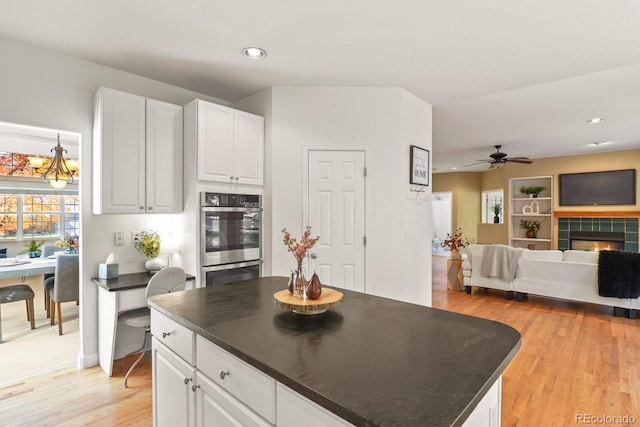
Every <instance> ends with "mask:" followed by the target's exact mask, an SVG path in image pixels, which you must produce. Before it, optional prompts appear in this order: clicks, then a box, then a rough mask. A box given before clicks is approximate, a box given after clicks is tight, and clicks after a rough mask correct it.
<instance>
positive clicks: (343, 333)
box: [149, 277, 520, 426]
mask: <svg viewBox="0 0 640 427" xmlns="http://www.w3.org/2000/svg"><path fill="white" fill-rule="evenodd" d="M286 286H287V278H285V277H263V278H260V279H256V280H248V281H245V282H238V283H233V284H228V285H219V286H214V287H209V288H200V289H194V290H190V291H185V292H176V293H171V294H166V295H157V296H154V297H152V298H150V299H149V305H150V306H151V307H152V308H155V309H157V310H159V311H161V312H163V313H165V314H167V315H168V316H170V317H171V318H173V319H174V320H176V321H178V322H179V323H181V324H183V325H185V326H186V327H188V328H190V329H191V330H193V331H194V332H196V333H197V334H199V335H201V336H202V337H204V338H205V339H208V340H209V341H211V342H213V343H215V344H216V345H219V346H220V347H222V348H223V349H225V350H227V351H229V352H230V353H232V354H234V355H235V356H237V357H239V358H240V359H242V360H244V361H245V362H247V363H249V364H250V365H253V366H254V367H256V368H257V369H259V370H261V371H263V372H264V373H265V374H267V375H269V376H271V377H272V378H274V379H275V380H277V381H279V382H281V383H283V384H284V385H286V386H288V387H290V388H291V389H293V390H295V391H296V392H298V393H300V394H302V395H304V396H306V397H307V398H309V399H311V400H312V401H314V402H316V403H317V404H319V405H320V406H323V407H324V408H326V409H328V410H329V411H331V412H333V413H335V414H337V415H338V416H340V417H341V418H343V419H345V420H347V421H349V422H351V423H353V424H355V425H367V426H377V425H425V426H427V425H428V426H440V425H446V426H450V425H461V424H462V423H463V422H464V420H465V419H466V418H467V417H468V416H469V414H470V413H471V412H472V411H473V409H474V408H475V406H476V405H477V403H478V402H479V401H480V399H482V397H483V396H484V395H485V394H486V392H487V391H488V389H489V388H490V387H491V385H493V383H494V382H495V381H496V380H497V379H498V377H499V376H500V375H501V374H502V372H503V371H504V369H505V368H506V366H507V365H508V363H509V362H510V361H511V359H512V358H513V357H514V355H515V354H516V352H517V351H518V348H519V347H520V334H519V333H518V332H517V331H516V330H515V329H513V328H511V327H509V326H507V325H504V324H502V323H498V322H494V321H490V320H485V319H480V318H476V317H471V316H466V315H462V314H457V313H452V312H448V311H444V310H438V309H433V308H429V307H424V306H419V305H414V304H408V303H403V302H399V301H394V300H390V299H386V298H380V297H376V296H372V295H366V294H362V293H358V292H351V291H346V290H341V292H343V293H344V299H343V302H342V304H341V305H340V306H339V307H337V308H334V309H330V310H329V311H328V312H326V313H324V314H320V315H317V316H302V315H297V314H294V313H292V312H290V311H285V310H281V309H280V308H278V306H277V305H276V304H275V303H274V298H273V295H274V293H276V292H277V291H280V290H282V289H285V288H286Z"/></svg>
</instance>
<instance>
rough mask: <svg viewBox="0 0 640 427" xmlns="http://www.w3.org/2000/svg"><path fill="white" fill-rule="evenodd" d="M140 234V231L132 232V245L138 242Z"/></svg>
mask: <svg viewBox="0 0 640 427" xmlns="http://www.w3.org/2000/svg"><path fill="white" fill-rule="evenodd" d="M138 234H140V232H139V231H132V232H131V243H135V242H137V241H138Z"/></svg>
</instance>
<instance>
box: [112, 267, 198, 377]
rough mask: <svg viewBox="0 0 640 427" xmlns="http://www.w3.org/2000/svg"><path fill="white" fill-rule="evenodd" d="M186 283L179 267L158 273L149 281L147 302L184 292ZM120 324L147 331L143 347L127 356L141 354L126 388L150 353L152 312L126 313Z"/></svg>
mask: <svg viewBox="0 0 640 427" xmlns="http://www.w3.org/2000/svg"><path fill="white" fill-rule="evenodd" d="M186 283H187V275H186V274H185V272H184V270H183V269H181V268H179V267H167V268H165V269H163V270H160V271H158V272H157V273H156V274H154V275H153V277H152V278H151V280H149V283H148V284H147V289H146V291H145V300H146V299H148V298H150V297H152V296H154V295H160V294H167V293H170V292H176V291H182V290H184V288H185V286H186ZM118 322H122V323H124V324H125V325H128V326H132V327H134V328H144V330H145V333H144V340H143V341H142V346H141V347H140V348H139V349H138V350H136V351H133V352H131V353H129V354H127V356H130V355H132V354H136V353H138V352H140V356H138V358H137V359H136V360H135V362H133V365H131V367H130V368H129V370H128V371H127V374H126V375H125V377H124V387H125V388H126V387H127V380H128V379H129V375H130V374H131V372H132V371H133V368H135V367H136V366H137V365H138V363H140V361H141V360H142V357H143V356H144V354H145V353H146V352H147V351H149V344H148V342H150V340H149V335H150V332H151V312H150V310H149V307H142V308H136V309H134V310H129V311H125V312H123V313H121V314H120V316H119V317H118ZM127 356H125V357H127Z"/></svg>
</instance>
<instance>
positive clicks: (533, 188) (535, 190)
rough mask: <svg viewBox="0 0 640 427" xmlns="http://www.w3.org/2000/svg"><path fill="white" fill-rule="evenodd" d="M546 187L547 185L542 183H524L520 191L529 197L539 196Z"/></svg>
mask: <svg viewBox="0 0 640 427" xmlns="http://www.w3.org/2000/svg"><path fill="white" fill-rule="evenodd" d="M546 189H547V187H544V186H542V185H530V186H528V187H527V186H524V185H523V186H522V187H520V192H521V193H522V194H524V195H527V196H529V197H538V194H540V193H542V192H543V191H544V190H546Z"/></svg>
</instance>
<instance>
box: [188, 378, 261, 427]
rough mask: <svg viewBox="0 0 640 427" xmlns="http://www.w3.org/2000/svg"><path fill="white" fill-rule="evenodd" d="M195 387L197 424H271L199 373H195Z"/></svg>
mask: <svg viewBox="0 0 640 427" xmlns="http://www.w3.org/2000/svg"><path fill="white" fill-rule="evenodd" d="M196 389H197V394H196V410H197V425H198V426H211V427H214V426H215V427H219V426H244V427H252V426H256V427H269V426H271V425H272V424H269V423H267V422H266V421H265V420H263V419H262V418H261V417H259V416H258V415H256V414H255V413H254V412H253V411H251V410H250V409H248V408H247V407H246V406H244V405H243V404H242V403H240V402H239V401H237V400H236V399H235V398H234V397H233V396H231V395H230V394H229V393H227V392H226V391H225V390H224V389H223V388H221V387H219V386H217V385H216V384H215V383H214V382H213V381H211V380H209V379H208V378H207V377H205V376H204V375H202V374H200V373H198V374H197V385H196Z"/></svg>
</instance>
